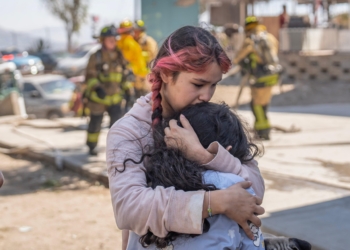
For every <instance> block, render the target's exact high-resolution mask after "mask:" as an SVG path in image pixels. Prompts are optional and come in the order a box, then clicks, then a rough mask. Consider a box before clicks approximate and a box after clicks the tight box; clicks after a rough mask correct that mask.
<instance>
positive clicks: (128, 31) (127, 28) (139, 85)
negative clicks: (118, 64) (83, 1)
mask: <svg viewBox="0 0 350 250" xmlns="http://www.w3.org/2000/svg"><path fill="white" fill-rule="evenodd" d="M117 31H118V33H119V34H120V39H119V40H118V41H117V47H118V48H119V49H120V50H121V51H122V53H123V55H124V57H125V59H126V60H127V61H128V62H129V63H130V67H131V69H132V71H133V73H134V75H135V82H134V90H135V96H134V97H138V96H140V93H143V88H144V81H142V79H145V78H146V76H147V74H148V69H147V62H146V61H145V59H144V56H143V53H142V48H141V46H140V44H138V42H137V41H135V39H134V37H133V33H134V25H133V22H132V21H130V20H124V21H122V22H121V23H120V25H119V29H118V30H117Z"/></svg>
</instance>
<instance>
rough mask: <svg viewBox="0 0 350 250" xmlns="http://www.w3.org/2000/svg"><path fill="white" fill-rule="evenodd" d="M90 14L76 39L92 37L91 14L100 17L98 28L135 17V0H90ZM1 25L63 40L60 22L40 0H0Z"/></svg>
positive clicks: (82, 39) (85, 39) (63, 35)
mask: <svg viewBox="0 0 350 250" xmlns="http://www.w3.org/2000/svg"><path fill="white" fill-rule="evenodd" d="M89 3H90V6H89V18H88V20H87V22H86V24H84V25H83V26H82V29H81V32H80V34H79V36H77V37H75V41H76V43H83V42H89V41H93V40H92V38H91V36H92V32H91V15H97V16H99V17H100V20H99V22H98V26H97V28H98V30H99V29H100V28H101V27H102V26H104V25H109V24H112V23H114V24H118V23H119V22H120V21H121V20H123V19H125V18H129V19H134V0H89ZM0 28H1V29H6V30H11V31H14V32H26V33H29V34H32V35H34V36H37V37H42V38H49V39H50V40H54V41H56V42H59V43H65V41H66V38H65V32H64V26H63V23H62V22H61V21H60V20H59V19H57V18H55V17H54V16H53V15H52V14H51V13H50V12H49V11H48V10H47V9H46V7H45V5H44V2H43V0H2V1H1V14H0Z"/></svg>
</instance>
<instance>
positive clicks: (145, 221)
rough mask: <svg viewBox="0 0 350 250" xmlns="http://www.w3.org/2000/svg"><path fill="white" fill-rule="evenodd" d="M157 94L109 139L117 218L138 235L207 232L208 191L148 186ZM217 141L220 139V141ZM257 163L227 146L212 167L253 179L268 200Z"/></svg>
mask: <svg viewBox="0 0 350 250" xmlns="http://www.w3.org/2000/svg"><path fill="white" fill-rule="evenodd" d="M150 99H151V95H150V94H148V95H147V96H144V97H141V98H140V99H138V100H137V102H136V103H135V104H134V106H133V108H132V109H131V110H130V111H129V112H128V113H127V114H126V115H125V116H124V117H123V118H121V119H120V120H118V121H117V122H116V123H115V124H114V125H113V126H112V128H111V129H110V131H109V133H108V137H107V168H108V176H109V188H110V192H111V198H112V204H113V210H114V216H115V219H116V222H117V225H118V227H119V228H120V229H128V230H131V231H133V232H135V233H137V234H138V235H143V234H145V233H147V231H148V229H150V230H151V231H152V232H153V233H154V234H155V235H157V236H158V237H165V236H166V235H167V233H168V232H169V231H174V232H180V233H185V234H201V233H202V209H203V200H204V191H193V192H184V191H181V190H180V191H179V190H178V191H176V190H175V189H174V188H173V187H170V188H164V187H157V188H156V189H152V188H150V187H147V182H146V176H145V173H144V172H143V170H144V167H143V164H142V163H141V164H136V163H133V162H131V161H129V162H127V164H126V168H125V171H124V172H122V173H119V172H117V171H116V170H115V168H117V169H123V168H124V167H123V162H124V160H125V159H126V158H131V159H134V160H135V161H139V159H140V157H141V155H142V150H143V148H144V147H145V146H146V145H150V144H152V142H153V138H152V131H151V114H152V110H151V105H150ZM215 143H217V142H215ZM257 165H258V164H257V162H256V161H255V160H252V161H251V162H249V164H247V165H244V164H241V162H240V161H239V160H238V159H237V158H235V157H233V156H232V155H231V154H230V153H229V152H228V151H227V150H226V149H225V148H223V147H222V146H221V145H219V146H218V152H217V154H216V156H215V158H214V159H213V160H212V161H211V162H209V163H208V164H206V168H207V169H212V170H217V171H220V172H226V173H234V174H237V175H239V176H241V177H243V178H244V179H246V180H250V181H251V182H252V183H253V188H254V190H255V193H256V194H257V196H259V197H261V198H263V195H264V191H265V186H264V181H263V179H262V177H261V174H260V171H259V168H258V166H257Z"/></svg>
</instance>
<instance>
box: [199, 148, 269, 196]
mask: <svg viewBox="0 0 350 250" xmlns="http://www.w3.org/2000/svg"><path fill="white" fill-rule="evenodd" d="M207 150H208V151H209V152H210V153H212V154H215V157H214V159H213V160H211V161H210V162H208V163H207V164H205V165H204V166H205V167H206V168H207V169H210V170H215V171H219V172H223V173H233V174H236V175H239V176H241V177H243V178H244V179H245V180H247V181H251V182H252V187H253V189H254V191H255V193H256V195H257V196H258V197H260V198H261V199H262V198H263V197H264V193H265V184H264V179H263V178H262V176H261V173H260V170H259V168H258V162H257V161H256V160H251V161H249V162H247V163H245V164H242V163H241V161H240V160H239V159H237V158H236V157H234V156H233V155H231V154H230V153H229V152H228V151H227V150H226V149H225V148H224V147H223V146H221V145H220V144H219V143H218V142H213V143H212V144H210V145H209V147H208V148H207Z"/></svg>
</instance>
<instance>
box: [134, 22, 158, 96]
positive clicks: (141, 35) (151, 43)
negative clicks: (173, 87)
mask: <svg viewBox="0 0 350 250" xmlns="http://www.w3.org/2000/svg"><path fill="white" fill-rule="evenodd" d="M134 39H135V40H136V41H137V42H138V43H139V44H140V46H141V49H142V56H143V58H144V60H145V61H146V66H147V68H148V70H149V69H150V67H151V62H152V61H153V59H154V58H155V57H156V55H157V53H158V44H157V42H156V41H155V40H154V39H153V38H152V37H150V36H149V35H147V34H146V27H145V23H144V22H143V21H142V20H137V21H135V24H134ZM148 92H150V86H148V85H147V83H146V78H145V77H141V76H139V77H138V76H137V77H136V81H135V95H136V96H137V97H139V96H142V95H145V94H147V93H148Z"/></svg>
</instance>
